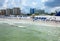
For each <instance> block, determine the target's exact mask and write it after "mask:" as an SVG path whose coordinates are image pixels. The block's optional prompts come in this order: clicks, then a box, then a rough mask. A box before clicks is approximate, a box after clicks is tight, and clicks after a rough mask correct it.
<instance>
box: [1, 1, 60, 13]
mask: <svg viewBox="0 0 60 41" xmlns="http://www.w3.org/2000/svg"><path fill="white" fill-rule="evenodd" d="M13 7H20V8H21V10H22V12H24V13H29V8H37V9H44V10H45V12H49V13H51V12H55V10H60V0H0V9H5V8H13Z"/></svg>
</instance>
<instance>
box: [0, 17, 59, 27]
mask: <svg viewBox="0 0 60 41" xmlns="http://www.w3.org/2000/svg"><path fill="white" fill-rule="evenodd" d="M0 22H4V23H23V24H35V25H41V26H52V27H60V23H57V22H53V21H38V20H37V21H33V20H32V19H17V18H16V19H3V18H0Z"/></svg>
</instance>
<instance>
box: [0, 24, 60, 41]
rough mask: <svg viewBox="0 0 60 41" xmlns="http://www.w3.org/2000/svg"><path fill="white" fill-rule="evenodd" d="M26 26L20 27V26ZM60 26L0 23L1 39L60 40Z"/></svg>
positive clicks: (9, 40)
mask: <svg viewBox="0 0 60 41" xmlns="http://www.w3.org/2000/svg"><path fill="white" fill-rule="evenodd" d="M21 25H22V26H25V27H18V26H21ZM59 32H60V28H59V27H47V26H39V25H30V24H15V26H13V25H9V24H5V23H4V24H0V41H60V40H59V37H60V33H59Z"/></svg>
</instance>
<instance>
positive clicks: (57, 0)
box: [45, 0, 60, 7]
mask: <svg viewBox="0 0 60 41" xmlns="http://www.w3.org/2000/svg"><path fill="white" fill-rule="evenodd" d="M45 5H46V6H48V7H57V6H60V0H51V1H50V0H49V1H47V2H46V3H45Z"/></svg>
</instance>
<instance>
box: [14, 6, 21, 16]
mask: <svg viewBox="0 0 60 41" xmlns="http://www.w3.org/2000/svg"><path fill="white" fill-rule="evenodd" d="M13 14H14V15H20V14H21V10H20V8H17V7H16V8H13Z"/></svg>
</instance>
